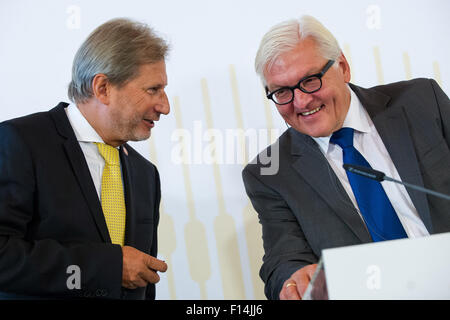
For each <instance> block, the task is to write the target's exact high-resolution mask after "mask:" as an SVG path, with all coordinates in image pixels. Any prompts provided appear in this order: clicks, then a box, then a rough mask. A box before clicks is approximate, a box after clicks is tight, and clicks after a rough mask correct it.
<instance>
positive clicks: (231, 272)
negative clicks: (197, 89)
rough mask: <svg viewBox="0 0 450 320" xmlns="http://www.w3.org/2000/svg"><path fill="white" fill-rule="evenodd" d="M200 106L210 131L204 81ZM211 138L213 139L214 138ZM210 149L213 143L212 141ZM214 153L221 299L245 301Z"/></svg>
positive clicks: (232, 229) (233, 229)
mask: <svg viewBox="0 0 450 320" xmlns="http://www.w3.org/2000/svg"><path fill="white" fill-rule="evenodd" d="M201 88H202V95H203V104H204V108H205V109H204V110H205V117H206V124H207V127H208V129H210V130H211V129H213V128H214V124H213V118H212V112H211V101H210V98H209V91H208V83H207V81H206V79H202V80H201ZM213 138H214V137H213ZM211 143H212V145H213V150H216V143H215V141H214V140H213V141H212V142H211ZM216 155H217V152H214V154H212V155H211V157H212V158H213V159H214V160H213V165H212V166H213V174H214V182H215V184H216V194H217V203H218V209H219V215H218V216H216V218H215V220H214V234H215V237H216V247H217V255H218V258H219V267H220V274H221V277H222V288H223V295H224V299H227V300H229V299H237V300H240V299H245V288H244V281H243V276H242V266H241V258H240V254H239V246H238V240H237V231H236V225H235V223H234V219H233V217H232V216H231V215H230V214H228V213H227V212H226V207H225V199H224V197H223V190H222V181H221V176H220V168H219V165H218V164H217V159H216Z"/></svg>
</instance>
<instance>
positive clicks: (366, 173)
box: [342, 163, 450, 200]
mask: <svg viewBox="0 0 450 320" xmlns="http://www.w3.org/2000/svg"><path fill="white" fill-rule="evenodd" d="M342 166H343V167H344V169H345V170H347V171H348V172H351V173H355V174H359V175H360V176H363V177H366V178H369V179H372V180H376V181H380V182H381V181H383V180H386V181H392V182H395V183H399V184H402V185H404V186H405V187H407V188H411V189H414V190H418V191H422V192H425V193H428V194H431V195H433V196H436V197H439V198H442V199H446V200H450V196H449V195H447V194H444V193H440V192H437V191H433V190H430V189H427V188H423V187H420V186H417V185H415V184H411V183H407V182H402V181H399V180H395V179H393V178H391V177H388V176H386V175H385V174H384V173H383V172H381V171H377V170H374V169H372V168H368V167H363V166H358V165H354V164H348V163H344V164H343V165H342Z"/></svg>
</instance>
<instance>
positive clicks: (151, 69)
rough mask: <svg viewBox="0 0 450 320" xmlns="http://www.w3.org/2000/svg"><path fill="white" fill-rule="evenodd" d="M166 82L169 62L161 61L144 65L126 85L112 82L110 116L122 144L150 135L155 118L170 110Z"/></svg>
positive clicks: (114, 135)
mask: <svg viewBox="0 0 450 320" xmlns="http://www.w3.org/2000/svg"><path fill="white" fill-rule="evenodd" d="M166 85H167V75H166V64H165V62H164V61H160V62H157V63H152V64H144V65H142V66H141V67H140V68H139V73H138V76H137V77H135V78H133V79H132V80H130V81H128V82H126V83H125V84H124V85H122V86H120V87H117V86H113V85H111V86H110V100H109V104H108V114H107V116H108V120H109V121H108V124H109V125H108V126H109V130H108V131H109V136H111V140H112V141H115V142H117V144H119V145H120V144H123V143H125V142H127V141H140V140H145V139H148V138H149V137H150V134H151V129H152V128H153V127H154V125H155V121H158V120H159V117H160V115H161V114H165V115H166V114H168V113H169V111H170V106H169V101H168V99H167V95H166V93H165V91H164V88H165V87H166Z"/></svg>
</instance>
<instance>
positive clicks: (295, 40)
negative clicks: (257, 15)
mask: <svg viewBox="0 0 450 320" xmlns="http://www.w3.org/2000/svg"><path fill="white" fill-rule="evenodd" d="M307 37H311V38H312V39H314V41H315V43H316V44H317V46H318V49H319V50H320V53H321V54H322V56H323V57H324V58H325V59H327V60H336V59H338V57H339V56H340V55H341V52H342V50H341V48H340V47H339V44H338V42H337V40H336V38H335V37H334V36H333V34H331V32H330V31H329V30H328V29H327V28H325V27H324V26H323V25H322V24H321V23H320V22H319V21H318V20H317V19H315V18H314V17H311V16H307V15H305V16H302V17H300V18H299V19H292V20H288V21H284V22H281V23H279V24H277V25H275V26H273V27H272V28H271V29H270V30H269V31H268V32H267V33H266V34H265V35H264V37H263V38H262V40H261V43H260V45H259V49H258V52H257V53H256V58H255V71H256V73H257V74H258V75H259V77H260V78H261V80H262V82H263V84H264V85H265V84H266V80H265V77H264V71H265V70H266V69H270V68H271V67H272V65H273V63H274V62H275V60H276V59H277V58H278V57H279V56H280V55H281V54H283V53H285V52H288V51H290V50H292V49H294V48H295V47H296V46H297V45H298V44H299V42H300V41H301V40H303V39H305V38H307Z"/></svg>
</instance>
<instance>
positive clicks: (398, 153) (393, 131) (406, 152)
mask: <svg viewBox="0 0 450 320" xmlns="http://www.w3.org/2000/svg"><path fill="white" fill-rule="evenodd" d="M352 89H353V91H354V92H355V93H356V95H357V96H358V98H359V99H360V101H361V103H362V104H363V106H364V107H365V108H366V110H367V111H368V113H369V115H370V117H371V118H372V121H373V123H374V125H375V127H376V129H377V131H378V134H379V135H380V137H381V140H383V143H384V145H385V147H386V149H387V151H388V152H389V155H390V156H391V159H392V161H393V163H394V165H395V168H396V169H397V171H398V173H399V175H400V178H401V180H402V181H405V182H409V183H412V184H416V185H419V186H423V180H422V175H421V172H420V168H419V164H418V161H417V156H416V153H415V150H414V145H413V141H412V140H411V134H410V131H409V126H408V122H407V118H406V116H405V111H404V106H402V105H401V104H399V103H393V104H392V105H390V106H389V108H386V105H387V103H388V102H389V100H390V97H389V96H386V95H384V94H381V93H379V92H376V91H374V90H368V89H362V88H360V87H357V86H353V85H352ZM406 190H407V192H408V194H409V196H410V197H411V201H412V202H413V204H414V206H415V207H416V209H417V211H418V213H419V215H420V217H421V219H422V221H423V223H424V224H425V226H426V227H427V229H428V231H429V232H432V224H431V217H430V210H429V207H428V202H427V199H426V196H425V194H424V193H423V192H418V191H414V190H410V189H408V188H406Z"/></svg>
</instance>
